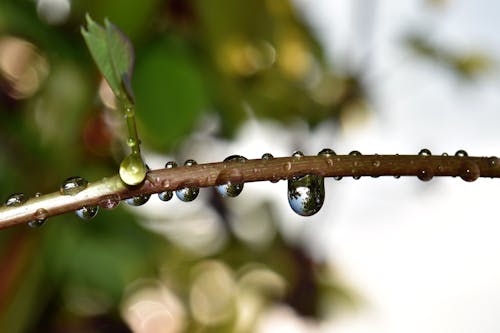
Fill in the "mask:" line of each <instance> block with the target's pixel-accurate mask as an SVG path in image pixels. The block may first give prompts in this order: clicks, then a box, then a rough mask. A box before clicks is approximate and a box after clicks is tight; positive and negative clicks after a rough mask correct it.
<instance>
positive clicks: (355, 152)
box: [349, 150, 362, 156]
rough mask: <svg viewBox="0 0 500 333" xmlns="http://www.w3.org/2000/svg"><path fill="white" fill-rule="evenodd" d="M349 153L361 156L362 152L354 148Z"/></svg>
mask: <svg viewBox="0 0 500 333" xmlns="http://www.w3.org/2000/svg"><path fill="white" fill-rule="evenodd" d="M349 155H351V156H361V155H362V154H361V153H360V152H359V151H357V150H353V151H351V152H350V153H349Z"/></svg>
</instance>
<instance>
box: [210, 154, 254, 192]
mask: <svg viewBox="0 0 500 333" xmlns="http://www.w3.org/2000/svg"><path fill="white" fill-rule="evenodd" d="M245 161H247V159H246V158H245V157H243V156H240V155H231V156H229V157H227V158H226V159H225V160H224V162H236V163H238V162H239V163H245ZM217 178H218V179H221V180H225V179H227V182H226V183H225V184H221V185H218V186H216V187H215V189H216V191H217V193H219V195H221V196H222V197H232V198H234V197H236V196H238V195H239V194H240V193H241V191H243V185H244V183H242V182H241V181H242V180H243V174H242V173H241V171H240V170H238V169H228V170H223V171H222V172H221V173H220V174H219V176H218V177H217ZM216 182H218V183H219V182H220V181H217V180H216Z"/></svg>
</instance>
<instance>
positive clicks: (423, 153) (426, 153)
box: [418, 148, 432, 156]
mask: <svg viewBox="0 0 500 333" xmlns="http://www.w3.org/2000/svg"><path fill="white" fill-rule="evenodd" d="M418 154H419V155H420V156H431V155H432V153H431V151H430V150H429V149H427V148H424V149H422V150H420V151H419V152H418Z"/></svg>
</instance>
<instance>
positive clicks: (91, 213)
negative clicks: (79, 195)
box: [75, 206, 99, 220]
mask: <svg viewBox="0 0 500 333" xmlns="http://www.w3.org/2000/svg"><path fill="white" fill-rule="evenodd" d="M98 212H99V206H84V207H82V208H80V209H78V210H76V211H75V214H76V216H78V217H79V218H81V219H82V220H92V219H93V218H94V217H96V215H97V213H98Z"/></svg>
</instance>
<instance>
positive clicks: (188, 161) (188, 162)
mask: <svg viewBox="0 0 500 333" xmlns="http://www.w3.org/2000/svg"><path fill="white" fill-rule="evenodd" d="M197 164H198V163H197V162H196V161H195V160H191V159H189V160H186V162H184V166H188V167H189V166H193V165H197Z"/></svg>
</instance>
